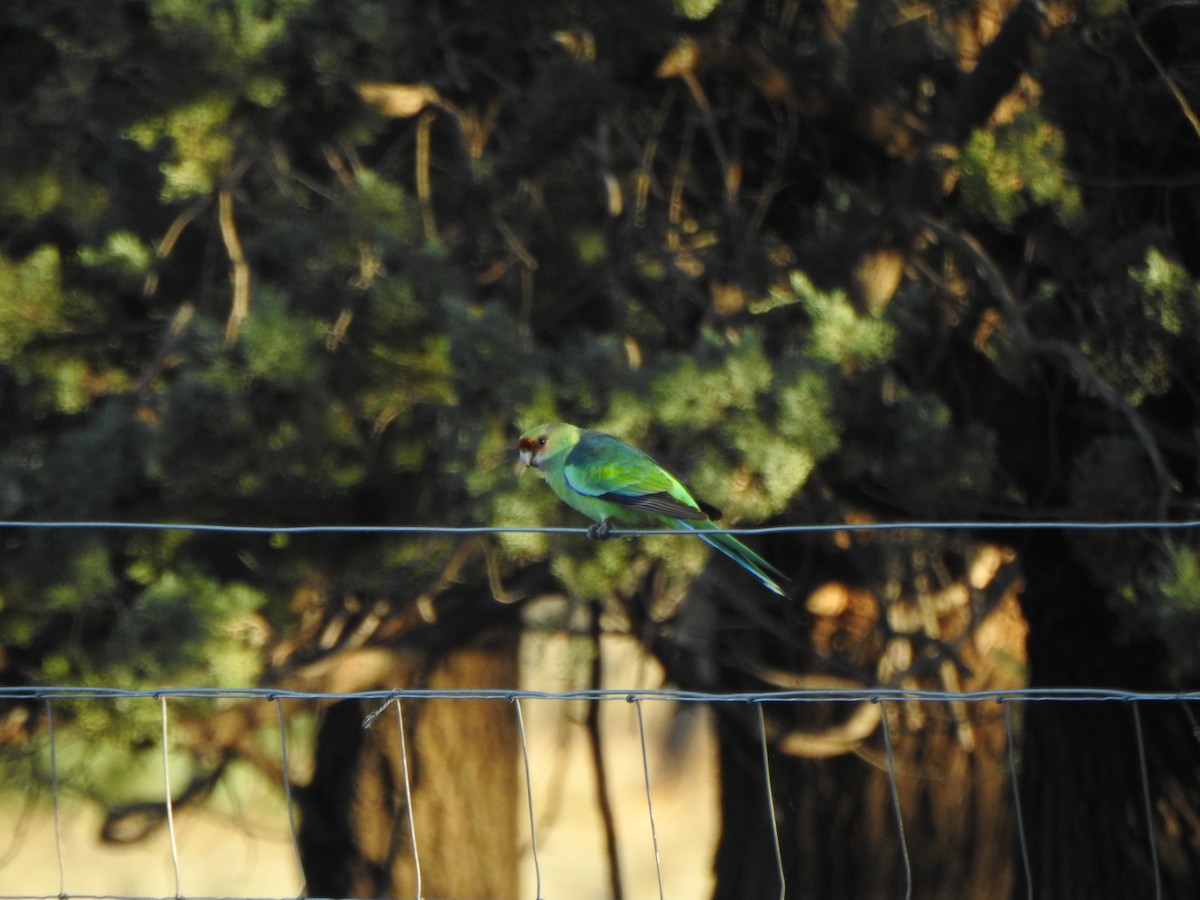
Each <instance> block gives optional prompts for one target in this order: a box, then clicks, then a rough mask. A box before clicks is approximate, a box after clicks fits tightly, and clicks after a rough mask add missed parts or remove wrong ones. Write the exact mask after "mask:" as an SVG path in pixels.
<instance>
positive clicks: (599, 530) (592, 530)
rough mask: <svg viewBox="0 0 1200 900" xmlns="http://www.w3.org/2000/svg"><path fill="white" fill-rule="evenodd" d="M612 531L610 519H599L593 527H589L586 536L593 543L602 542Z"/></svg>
mask: <svg viewBox="0 0 1200 900" xmlns="http://www.w3.org/2000/svg"><path fill="white" fill-rule="evenodd" d="M611 530H612V519H601V520H600V521H599V522H597V523H595V524H594V525H589V526H588V530H587V536H588V537H590V538H591V539H592V540H593V541H602V540H604V539H605V538H606V537H608V533H609V532H610V531H611Z"/></svg>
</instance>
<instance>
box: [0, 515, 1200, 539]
mask: <svg viewBox="0 0 1200 900" xmlns="http://www.w3.org/2000/svg"><path fill="white" fill-rule="evenodd" d="M0 528H17V529H31V530H56V529H61V530H71V529H75V530H84V531H86V530H94V531H196V532H207V533H218V534H297V535H299V534H425V535H437V534H443V535H453V534H466V535H476V534H578V535H586V534H588V533H589V532H588V529H587V528H571V527H563V526H553V525H462V526H452V525H338V524H327V525H234V524H219V523H218V524H208V523H203V522H118V521H103V520H96V521H91V520H89V521H61V522H59V521H45V520H20V519H5V520H0ZM1197 528H1200V519H1181V520H1179V521H1170V520H1159V519H1150V520H1137V519H1121V520H1116V519H1114V520H1108V521H1095V522H1093V521H1080V520H1061V521H1060V520H1054V519H1038V520H1030V521H1021V520H1017V519H1014V520H1004V521H997V522H978V521H965V520H964V521H955V520H950V521H936V522H927V521H911V522H816V523H808V524H795V525H766V526H761V527H754V528H705V529H704V533H705V534H709V535H712V534H743V535H746V534H750V535H753V534H829V533H836V532H843V531H1050V530H1060V531H1186V530H1192V529H1197ZM657 534H683V535H693V536H694V535H695V534H696V532H695V531H694V530H693V529H690V528H613V529H611V530H610V531H609V532H608V536H609V537H620V536H629V537H632V536H648V535H657Z"/></svg>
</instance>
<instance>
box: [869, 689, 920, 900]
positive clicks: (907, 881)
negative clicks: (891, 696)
mask: <svg viewBox="0 0 1200 900" xmlns="http://www.w3.org/2000/svg"><path fill="white" fill-rule="evenodd" d="M876 702H878V703H879V704H881V705H882V707H883V710H882V712H883V715H881V716H880V717H879V721H880V722H881V723H882V724H883V749H884V752H885V753H886V754H887V767H888V781H889V782H890V783H891V786H892V809H893V810H894V811H895V813H896V830H897V832H898V833H899V835H900V855H901V856H902V857H903V859H904V897H905V900H912V895H913V874H912V861H911V860H910V859H909V858H908V839H907V838H906V837H905V836H904V816H903V814H902V813H901V811H900V786H899V785H898V784H897V783H896V756H895V753H894V752H893V751H892V733H891V727H890V726H889V725H888V710H887V701H886V700H880V699H878V698H876Z"/></svg>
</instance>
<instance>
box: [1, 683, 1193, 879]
mask: <svg viewBox="0 0 1200 900" xmlns="http://www.w3.org/2000/svg"><path fill="white" fill-rule="evenodd" d="M343 700H353V701H359V702H360V703H361V704H363V705H364V706H365V707H367V708H369V709H370V712H369V713H368V714H366V715H365V716H364V717H363V719H362V721H361V723H360V724H361V727H362V728H364V729H393V730H394V732H395V734H396V735H397V737H398V740H399V743H400V748H401V753H402V760H403V767H404V781H403V785H402V787H401V790H402V791H403V792H404V795H405V799H406V802H405V803H404V804H403V806H404V809H405V810H406V815H407V822H406V824H405V827H406V829H407V831H408V833H409V834H410V835H411V838H412V840H411V842H410V845H409V849H410V852H411V855H412V865H413V867H414V869H415V871H416V873H417V893H416V896H418V897H420V896H424V895H423V894H422V892H421V890H422V889H421V881H420V877H421V875H420V873H421V870H422V862H421V859H422V853H436V852H437V848H434V847H425V846H423V845H422V842H421V834H420V833H419V830H418V829H417V828H416V826H415V822H414V819H413V803H411V802H407V801H409V800H412V799H413V794H412V785H411V782H410V780H409V776H410V774H411V773H410V761H409V758H408V753H407V748H406V743H405V733H406V732H405V727H404V716H405V710H406V707H409V706H410V705H412V704H414V703H420V702H422V701H427V700H448V701H463V700H474V701H485V702H488V703H493V704H501V705H505V706H507V707H508V708H509V709H510V710H511V715H512V716H513V718H514V720H515V723H516V726H517V729H516V730H517V735H518V740H519V751H520V766H519V768H520V771H521V772H522V774H523V778H522V788H521V789H522V791H523V794H524V800H523V803H522V806H523V807H524V809H525V813H526V814H525V815H524V816H522V818H523V820H524V825H523V829H524V830H525V832H526V834H525V841H524V846H525V847H526V848H527V857H528V859H527V871H528V872H529V873H530V876H531V877H530V879H529V880H530V881H531V883H530V884H528V885H527V886H526V887H525V895H527V896H530V897H534V898H542V897H543V896H547V897H548V896H554V895H561V894H562V887H561V886H560V885H555V884H553V883H551V882H549V881H547V880H546V879H544V877H543V866H542V859H541V858H540V855H539V844H538V836H539V829H540V827H541V826H540V824H539V815H538V809H537V806H538V800H537V799H536V798H535V791H534V785H535V784H537V783H538V782H539V780H541V777H542V773H540V772H539V771H538V770H539V767H542V766H545V765H547V764H548V763H547V760H546V759H545V758H544V756H545V754H544V752H543V753H538V752H536V751H535V750H534V749H533V745H534V738H533V735H531V733H530V732H531V727H530V725H529V724H528V723H529V718H528V707H529V705H530V704H531V703H551V704H565V703H570V702H573V701H598V702H602V703H606V704H625V705H628V706H630V707H632V709H633V712H634V716H633V721H634V722H635V723H636V740H635V741H634V742H633V744H632V746H631V747H629V748H626V749H627V751H628V752H629V753H631V754H632V755H633V756H634V757H635V758H634V759H633V760H631V761H630V765H631V766H633V767H634V768H635V769H637V770H638V771H639V772H640V773H641V780H642V787H643V788H644V807H643V810H642V815H644V817H645V823H646V826H647V828H646V835H647V842H648V852H649V853H652V855H653V859H654V869H655V876H656V880H655V882H654V883H653V885H648V886H643V887H644V890H643V891H642V893H643V894H648V893H649V894H652V893H653V892H654V891H655V890H657V894H658V896H659V897H660V898H662V897H665V896H667V891H666V889H665V888H664V882H663V868H662V858H661V854H660V833H661V830H662V826H661V823H660V822H659V821H658V820H656V804H657V802H658V793H657V789H656V786H655V778H654V772H653V766H652V765H651V758H652V754H651V752H650V746H649V741H648V736H647V735H648V729H647V725H646V718H645V716H644V714H643V712H644V710H645V709H646V708H647V707H648V706H652V705H661V704H700V705H720V704H736V705H739V706H742V707H746V708H752V709H753V711H754V716H755V717H756V718H757V721H758V723H759V727H758V741H759V748H760V754H759V756H760V762H761V790H762V792H763V795H764V796H765V798H766V804H765V808H766V810H767V811H768V815H769V816H770V819H771V822H770V825H771V833H772V834H774V835H775V838H776V840H775V845H774V853H775V856H776V862H777V878H778V882H779V883H778V887H779V896H780V897H783V896H784V892H785V884H784V866H783V859H782V856H781V851H780V844H779V833H778V825H777V823H776V821H775V814H774V813H775V810H776V808H777V807H778V805H779V804H780V803H784V802H786V798H782V797H779V796H777V795H776V794H775V793H774V789H773V787H772V777H771V773H772V757H771V752H770V749H771V748H770V742H769V739H768V730H767V727H766V725H765V719H764V710H766V711H767V712H770V711H771V709H772V707H777V706H778V705H781V704H811V703H835V704H838V703H864V702H865V703H872V704H879V705H881V706H882V707H883V709H884V714H883V715H882V716H881V718H880V723H881V737H882V743H883V748H884V751H885V756H886V771H887V777H888V780H889V782H890V787H891V792H890V796H891V816H892V818H893V824H894V834H895V840H896V842H897V845H898V847H899V849H900V853H901V856H902V858H903V859H904V862H905V871H906V872H907V877H906V882H905V884H904V885H903V887H902V888H901V890H900V894H899V895H900V896H905V897H911V896H914V885H913V883H912V870H911V867H910V866H909V864H908V850H907V846H906V831H905V820H906V811H905V809H904V808H903V804H902V802H901V792H900V790H899V788H898V783H897V768H896V757H895V753H894V746H895V745H894V741H895V736H894V734H892V732H891V728H892V727H894V726H889V720H890V717H889V715H888V714H887V708H888V707H889V706H892V707H895V706H896V705H898V704H911V703H918V704H944V703H947V702H965V703H970V704H990V705H993V706H994V707H996V708H997V709H998V710H999V711H1000V714H1001V715H1002V716H1003V719H1004V723H1005V731H1006V734H1007V742H1008V743H1007V758H1006V771H1007V777H1008V779H1009V781H1010V782H1011V784H1010V790H1011V796H1012V798H1013V802H1014V815H1015V821H1016V832H1017V842H1018V846H1019V849H1020V854H1019V857H1020V859H1021V860H1022V865H1023V866H1024V867H1025V868H1026V870H1028V867H1029V865H1030V862H1029V859H1030V854H1029V850H1028V847H1027V846H1026V828H1025V821H1024V818H1023V815H1022V810H1021V805H1020V790H1019V782H1020V779H1021V777H1022V765H1021V761H1020V759H1019V755H1018V750H1017V748H1016V744H1015V742H1014V737H1013V734H1014V726H1013V719H1014V709H1015V708H1016V709H1019V708H1020V707H1021V705H1022V704H1031V703H1037V704H1056V705H1062V704H1122V705H1125V706H1127V707H1128V709H1129V710H1130V718H1129V728H1130V730H1131V732H1132V733H1133V735H1134V739H1135V741H1136V746H1137V750H1138V759H1139V767H1138V768H1139V777H1140V781H1141V791H1142V799H1143V803H1142V810H1141V813H1142V815H1143V817H1144V826H1145V841H1146V850H1147V852H1148V854H1149V856H1150V859H1151V860H1152V865H1151V866H1150V870H1151V873H1152V874H1151V877H1152V878H1153V882H1152V883H1148V884H1147V885H1146V893H1145V896H1154V897H1159V896H1162V894H1161V885H1160V884H1159V880H1158V861H1157V857H1156V839H1155V833H1154V828H1153V824H1152V822H1153V817H1152V809H1151V805H1152V797H1151V789H1150V778H1149V774H1148V769H1147V765H1148V763H1147V748H1146V744H1145V737H1144V731H1143V728H1142V713H1141V710H1142V709H1143V707H1144V706H1146V705H1147V704H1156V705H1157V704H1173V705H1175V706H1176V707H1177V709H1178V715H1180V716H1185V717H1187V719H1188V721H1189V723H1190V726H1191V728H1192V731H1193V734H1194V735H1195V737H1196V739H1197V742H1198V744H1200V725H1198V724H1197V720H1196V717H1195V714H1194V713H1193V711H1192V709H1191V708H1190V707H1189V704H1192V703H1197V702H1200V690H1198V691H1189V692H1175V693H1155V692H1138V691H1126V690H1111V689H1088V688H1072V689H1037V690H1011V691H981V692H974V693H953V692H947V691H936V690H916V689H913V690H905V689H875V690H845V689H818V690H803V691H799V690H798V691H772V692H760V693H704V692H696V691H684V690H672V689H647V688H639V689H634V690H627V689H611V690H610V689H604V690H575V691H557V692H556V691H537V690H421V689H413V690H394V691H367V692H359V693H347V694H326V693H306V692H297V691H279V690H269V689H196V688H161V689H154V690H144V691H138V690H116V689H110V688H96V687H53V688H51V687H43V688H20V687H16V688H14V687H4V688H0V703H12V702H25V703H28V702H36V703H38V704H41V705H42V706H43V707H44V709H45V723H46V728H45V734H46V753H47V757H48V767H49V775H50V783H51V801H52V813H51V815H52V819H53V842H54V853H53V858H54V860H55V862H56V865H55V867H54V868H53V869H52V870H50V871H42V872H41V873H39V875H38V876H37V877H36V878H35V879H34V882H35V883H29V884H18V883H15V878H14V876H12V875H8V876H5V875H4V869H0V900H54V898H67V897H71V898H81V900H88V898H99V897H111V898H114V900H161V898H166V897H175V898H185V897H186V898H193V900H204V898H205V897H206V895H204V894H202V893H196V892H193V891H192V890H190V889H189V885H188V879H187V875H186V872H187V871H189V870H190V871H195V870H196V868H197V867H199V866H207V865H211V864H212V861H211V860H207V859H205V858H203V856H202V857H201V858H199V859H189V858H188V856H187V853H186V851H185V849H183V848H181V843H180V840H179V837H178V833H177V826H176V817H175V815H174V807H175V802H176V801H175V800H174V799H173V796H172V791H173V782H175V781H177V779H176V778H174V777H173V775H172V771H171V759H170V750H171V748H172V746H174V744H175V743H176V737H175V735H174V734H173V728H174V726H173V720H172V707H173V706H174V705H177V704H179V703H182V702H189V703H195V702H197V701H198V702H200V703H202V704H212V705H217V704H221V703H228V702H230V701H234V702H254V703H264V704H271V705H273V706H274V707H275V709H276V713H277V721H278V728H277V739H278V747H277V758H278V760H279V761H280V766H281V768H280V772H281V784H279V785H277V788H278V791H279V794H280V795H281V796H282V797H283V798H284V801H283V805H282V809H281V810H280V812H279V817H280V822H279V823H277V824H278V830H279V831H280V832H282V833H284V834H285V835H286V837H287V843H288V844H289V846H290V850H289V855H290V856H291V860H292V862H291V866H292V868H293V870H294V875H293V879H294V884H298V885H300V886H301V887H300V890H299V893H302V892H303V883H304V882H303V870H302V867H301V856H300V849H299V844H298V838H297V817H296V812H295V802H294V798H293V796H292V788H291V785H292V784H294V783H295V782H296V780H297V779H296V773H295V772H293V771H292V765H293V764H292V762H291V754H290V753H289V739H288V730H287V728H286V727H285V724H284V714H283V706H282V703H283V702H284V701H310V702H314V703H330V702H336V701H343ZM76 701H86V702H90V703H95V702H107V703H115V702H120V703H123V704H126V705H128V704H135V705H136V704H144V705H147V706H152V707H154V708H155V709H156V710H157V715H158V718H159V724H160V728H159V733H160V746H159V748H158V755H159V759H160V763H161V775H160V788H161V795H162V800H161V806H162V809H161V815H162V818H163V819H164V821H165V835H166V837H165V842H166V845H167V846H166V847H165V848H164V852H165V855H166V856H167V858H168V860H169V872H170V882H171V884H170V887H169V889H168V890H166V891H164V892H162V893H159V894H122V893H117V892H114V891H112V890H109V889H104V890H97V889H96V888H95V887H94V885H91V884H89V872H88V871H86V870H82V871H81V870H80V868H79V867H77V866H76V865H74V864H73V860H72V844H71V841H69V840H67V839H66V838H65V837H64V833H65V829H64V825H65V821H66V818H67V815H68V814H67V812H66V811H65V810H66V807H67V804H66V802H65V801H64V800H63V799H62V797H61V796H60V794H61V791H60V781H61V779H62V772H61V767H62V763H61V762H60V755H61V751H60V742H61V740H62V738H61V737H60V729H61V725H60V724H59V718H60V717H59V716H58V715H56V710H59V709H62V708H64V707H69V705H70V704H71V703H73V702H76ZM478 752H480V753H486V752H488V748H486V747H480V748H478ZM416 802H419V801H416ZM699 864H701V865H703V863H699ZM1029 876H1030V873H1029V872H1028V871H1026V872H1025V882H1026V883H1027V884H1031V883H1032V879H1031V878H1030V877H1029ZM295 895H296V892H293V891H287V890H283V891H280V892H277V893H273V894H271V895H270V896H275V897H279V896H295ZM1030 896H1032V892H1031V893H1030Z"/></svg>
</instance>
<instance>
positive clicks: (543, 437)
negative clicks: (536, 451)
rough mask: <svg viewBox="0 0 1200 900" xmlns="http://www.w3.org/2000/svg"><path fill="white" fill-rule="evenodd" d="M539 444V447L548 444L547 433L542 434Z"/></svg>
mask: <svg viewBox="0 0 1200 900" xmlns="http://www.w3.org/2000/svg"><path fill="white" fill-rule="evenodd" d="M538 446H539V447H545V446H546V436H545V435H542V436H541V437H540V438H538Z"/></svg>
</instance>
